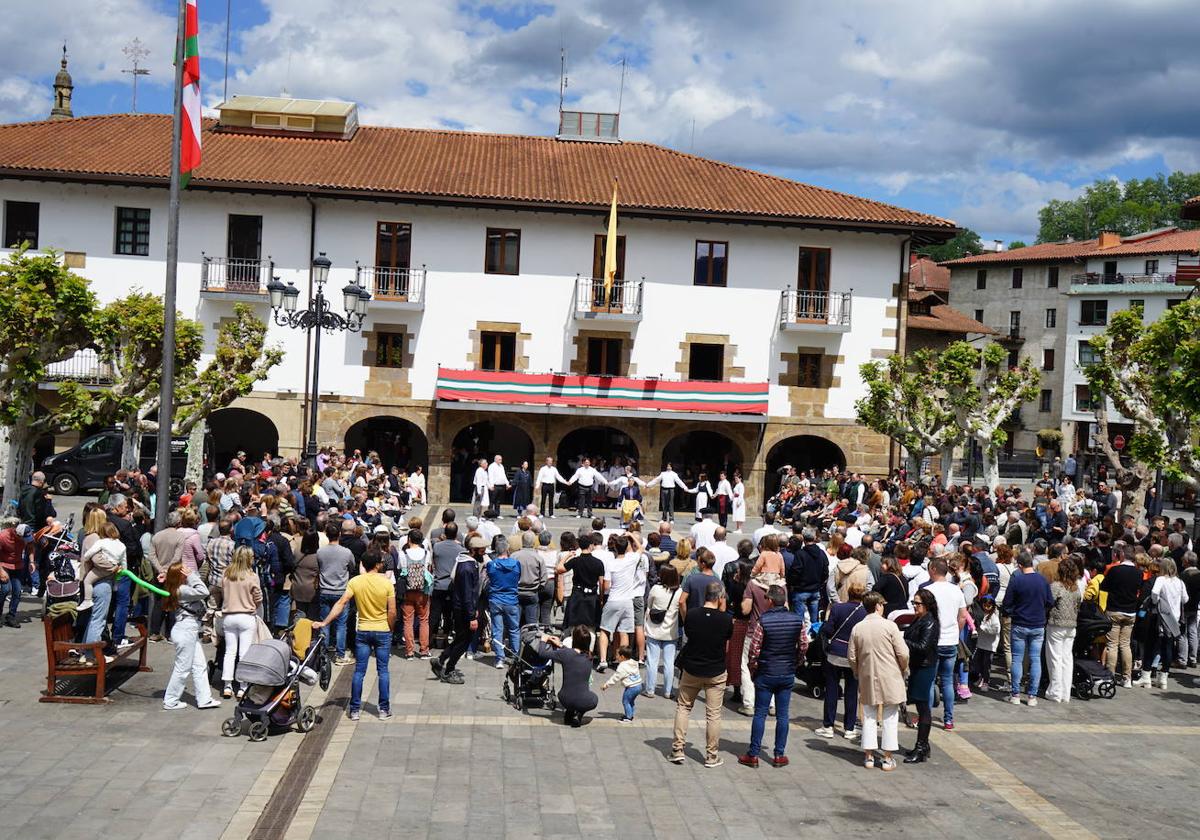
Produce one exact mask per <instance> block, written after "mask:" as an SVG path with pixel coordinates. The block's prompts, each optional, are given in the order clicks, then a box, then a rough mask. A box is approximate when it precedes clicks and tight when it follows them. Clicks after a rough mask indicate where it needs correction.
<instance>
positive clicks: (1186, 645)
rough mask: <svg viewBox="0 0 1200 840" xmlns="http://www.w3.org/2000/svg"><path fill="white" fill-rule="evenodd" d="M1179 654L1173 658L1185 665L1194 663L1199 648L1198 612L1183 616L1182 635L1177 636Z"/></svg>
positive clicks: (1199, 617)
mask: <svg viewBox="0 0 1200 840" xmlns="http://www.w3.org/2000/svg"><path fill="white" fill-rule="evenodd" d="M1178 644H1179V652H1178V653H1177V654H1176V655H1175V658H1176V659H1178V660H1179V661H1180V662H1182V663H1184V664H1185V665H1186V664H1187V663H1189V662H1195V661H1196V653H1197V649H1198V648H1200V612H1194V613H1189V612H1185V613H1184V614H1183V633H1182V634H1181V635H1180V636H1179V642H1178Z"/></svg>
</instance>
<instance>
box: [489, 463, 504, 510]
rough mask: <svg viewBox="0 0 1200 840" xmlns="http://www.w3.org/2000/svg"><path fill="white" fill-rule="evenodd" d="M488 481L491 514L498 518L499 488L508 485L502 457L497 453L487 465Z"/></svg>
mask: <svg viewBox="0 0 1200 840" xmlns="http://www.w3.org/2000/svg"><path fill="white" fill-rule="evenodd" d="M487 474H488V483H489V484H490V485H491V502H492V505H491V508H489V510H490V511H491V516H492V518H493V519H499V518H500V488H501V487H508V486H509V484H508V471H507V470H505V469H504V458H503V457H501V456H500V455H497V456H496V458H495V459H494V460H493V461H492V463H491V464H490V465H489V466H488V470H487Z"/></svg>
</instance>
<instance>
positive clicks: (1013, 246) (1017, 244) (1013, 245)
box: [1008, 239, 1029, 251]
mask: <svg viewBox="0 0 1200 840" xmlns="http://www.w3.org/2000/svg"><path fill="white" fill-rule="evenodd" d="M1027 247H1029V246H1028V245H1026V244H1025V243H1024V242H1023V241H1021V240H1020V239H1014V240H1013V241H1012V242H1009V243H1008V250H1010V251H1017V250H1019V249H1021V248H1027Z"/></svg>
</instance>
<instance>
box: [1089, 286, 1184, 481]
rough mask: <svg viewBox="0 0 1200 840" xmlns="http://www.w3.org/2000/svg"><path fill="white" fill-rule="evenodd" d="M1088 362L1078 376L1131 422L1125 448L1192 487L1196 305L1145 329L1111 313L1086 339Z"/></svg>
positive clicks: (1126, 315) (1133, 317)
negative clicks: (1090, 352)
mask: <svg viewBox="0 0 1200 840" xmlns="http://www.w3.org/2000/svg"><path fill="white" fill-rule="evenodd" d="M1091 344H1092V347H1094V348H1095V349H1096V363H1095V364H1093V365H1091V366H1089V367H1087V368H1086V369H1085V373H1086V375H1087V378H1088V384H1089V386H1090V387H1091V388H1092V390H1093V394H1104V395H1106V396H1107V397H1108V398H1109V399H1110V400H1112V403H1113V405H1114V406H1115V408H1116V409H1117V411H1119V412H1120V413H1121V414H1123V415H1125V416H1126V417H1128V418H1129V419H1131V420H1133V422H1134V433H1133V435H1132V436H1131V437H1130V440H1129V446H1128V451H1129V453H1130V455H1131V456H1132V457H1133V458H1135V459H1136V460H1138V461H1140V462H1142V463H1144V464H1147V465H1148V466H1150V467H1158V468H1161V469H1162V470H1163V472H1164V473H1165V474H1166V475H1167V476H1168V477H1170V478H1172V479H1176V480H1182V481H1186V482H1187V483H1189V484H1191V485H1192V486H1194V487H1195V486H1200V445H1198V441H1197V429H1198V428H1200V300H1197V299H1190V300H1186V301H1184V302H1183V303H1181V304H1179V305H1177V306H1174V307H1172V308H1170V309H1168V310H1167V311H1166V312H1165V313H1164V314H1163V315H1162V317H1160V318H1159V319H1158V320H1157V321H1155V322H1153V323H1151V324H1143V323H1142V321H1141V317H1140V315H1139V313H1137V312H1136V311H1132V310H1125V311H1121V312H1117V313H1115V314H1114V315H1113V316H1112V319H1111V320H1110V321H1109V325H1108V328H1107V329H1106V330H1105V331H1104V332H1103V333H1100V334H1099V335H1096V336H1093V337H1092V339H1091Z"/></svg>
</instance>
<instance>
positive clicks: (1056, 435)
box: [1037, 429, 1063, 449]
mask: <svg viewBox="0 0 1200 840" xmlns="http://www.w3.org/2000/svg"><path fill="white" fill-rule="evenodd" d="M1037 439H1038V443H1039V444H1041V447H1042V448H1043V449H1058V448H1059V447H1060V446H1062V442H1063V433H1062V431H1061V430H1059V429H1038V433H1037Z"/></svg>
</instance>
